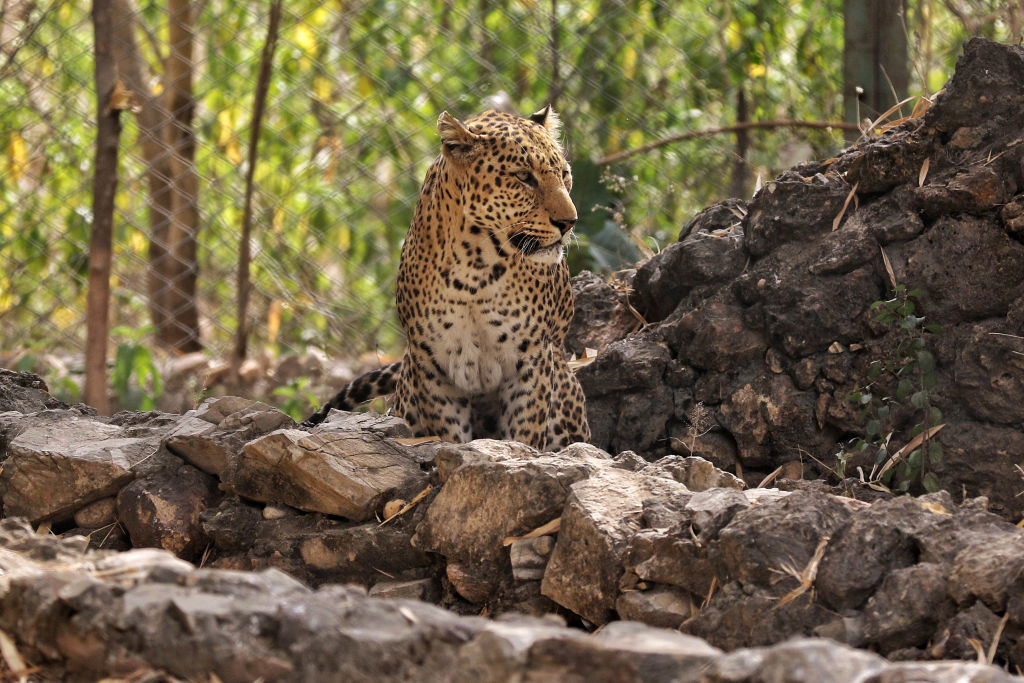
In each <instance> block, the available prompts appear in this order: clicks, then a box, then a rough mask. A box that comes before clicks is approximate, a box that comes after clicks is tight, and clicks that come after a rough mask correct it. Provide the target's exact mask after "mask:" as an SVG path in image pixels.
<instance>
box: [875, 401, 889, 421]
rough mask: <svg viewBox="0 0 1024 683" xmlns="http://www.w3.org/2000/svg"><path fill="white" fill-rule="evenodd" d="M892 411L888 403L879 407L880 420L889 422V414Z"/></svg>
mask: <svg viewBox="0 0 1024 683" xmlns="http://www.w3.org/2000/svg"><path fill="white" fill-rule="evenodd" d="M890 411H891V408H890V407H889V404H888V403H883V404H882V405H880V406H878V417H879V418H880V419H882V420H887V419H889V412H890Z"/></svg>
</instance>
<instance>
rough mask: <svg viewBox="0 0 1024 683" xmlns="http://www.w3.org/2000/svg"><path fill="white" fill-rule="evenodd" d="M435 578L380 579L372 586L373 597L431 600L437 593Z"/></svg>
mask: <svg viewBox="0 0 1024 683" xmlns="http://www.w3.org/2000/svg"><path fill="white" fill-rule="evenodd" d="M436 592H437V590H436V587H435V586H434V580H433V579H413V580H412V581H379V582H377V583H375V584H373V586H372V587H370V592H369V595H370V597H371V598H381V599H384V600H430V599H431V596H432V595H433V594H434V593H436Z"/></svg>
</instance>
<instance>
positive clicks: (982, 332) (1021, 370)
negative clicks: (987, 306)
mask: <svg viewBox="0 0 1024 683" xmlns="http://www.w3.org/2000/svg"><path fill="white" fill-rule="evenodd" d="M1005 327H1006V326H1005V325H998V326H996V327H995V329H989V327H988V326H981V325H979V326H976V327H975V328H974V329H973V330H972V333H971V335H970V336H969V337H968V338H967V339H966V340H965V341H964V342H963V346H962V348H960V349H959V351H958V353H957V357H956V361H955V364H954V366H953V377H954V382H955V385H956V388H957V391H958V392H962V394H963V399H962V403H963V405H964V407H965V408H966V409H967V411H968V412H969V413H970V414H971V415H972V416H973V417H974V418H976V419H978V420H980V421H984V422H996V423H999V424H1004V425H1019V424H1020V423H1022V422H1024V338H1021V337H1020V336H1014V335H1012V334H1007V333H1005V332H1002V333H1000V330H1004V329H1005Z"/></svg>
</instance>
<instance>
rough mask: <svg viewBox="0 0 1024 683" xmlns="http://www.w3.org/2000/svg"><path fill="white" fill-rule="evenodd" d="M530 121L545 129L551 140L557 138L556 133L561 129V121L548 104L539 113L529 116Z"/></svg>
mask: <svg viewBox="0 0 1024 683" xmlns="http://www.w3.org/2000/svg"><path fill="white" fill-rule="evenodd" d="M530 120H531V121H533V122H534V123H539V124H540V125H542V126H544V127H545V128H547V129H548V133H550V134H551V137H553V138H557V137H558V132H559V131H560V130H561V128H562V120H561V119H560V118H558V114H556V113H555V110H554V109H552V108H551V105H550V104H549V105H547V106H546V107H544V108H543V109H541V110H540V111H535V112H533V113H532V114H530Z"/></svg>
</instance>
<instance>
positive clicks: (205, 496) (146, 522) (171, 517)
mask: <svg viewBox="0 0 1024 683" xmlns="http://www.w3.org/2000/svg"><path fill="white" fill-rule="evenodd" d="M216 498H217V493H216V482H215V481H214V480H213V478H212V477H210V476H209V475H207V474H204V473H203V472H201V471H200V470H198V469H196V468H194V467H192V466H191V465H187V464H184V463H182V464H180V465H179V466H178V467H176V468H174V469H173V470H171V469H169V470H166V471H164V472H162V473H161V474H160V475H155V476H147V477H145V478H142V479H136V480H135V481H133V482H131V483H130V484H128V485H127V486H125V487H124V488H123V489H121V491H120V493H118V494H117V517H118V519H119V520H120V521H121V524H122V525H123V526H124V528H125V530H126V531H127V532H128V535H129V536H130V537H131V540H132V545H133V546H134V547H136V548H141V547H152V548H163V549H164V550H168V551H170V552H172V553H174V554H175V555H177V556H179V557H182V558H184V559H187V560H194V559H198V556H199V554H200V553H201V552H202V551H203V548H204V547H205V546H206V543H207V539H206V536H205V534H203V532H202V528H201V526H200V523H199V518H200V515H201V514H202V512H203V510H205V509H206V508H207V507H210V506H211V505H214V504H216Z"/></svg>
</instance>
